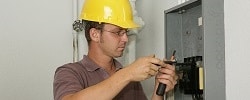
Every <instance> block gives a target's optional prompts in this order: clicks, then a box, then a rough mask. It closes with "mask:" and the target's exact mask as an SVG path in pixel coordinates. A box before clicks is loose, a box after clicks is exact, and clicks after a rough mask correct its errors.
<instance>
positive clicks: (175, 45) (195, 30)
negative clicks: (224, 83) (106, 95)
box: [164, 0, 204, 100]
mask: <svg viewBox="0 0 250 100" xmlns="http://www.w3.org/2000/svg"><path fill="white" fill-rule="evenodd" d="M164 16H165V40H166V41H165V42H166V43H165V44H166V51H167V52H166V57H170V56H171V54H172V52H173V51H174V50H176V56H175V58H176V60H177V63H176V65H175V66H176V70H177V73H178V76H179V80H178V83H177V85H176V87H175V89H174V98H175V100H203V91H204V73H203V70H204V69H203V67H204V64H203V57H204V38H203V37H204V36H203V31H202V30H203V21H202V6H201V0H189V1H187V2H185V3H183V4H180V5H177V6H175V7H173V8H170V9H168V10H166V11H164Z"/></svg>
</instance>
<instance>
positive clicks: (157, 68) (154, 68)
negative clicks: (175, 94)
mask: <svg viewBox="0 0 250 100" xmlns="http://www.w3.org/2000/svg"><path fill="white" fill-rule="evenodd" d="M159 68H160V67H159V66H158V65H155V64H151V67H150V69H151V70H154V71H157V72H158V70H159Z"/></svg>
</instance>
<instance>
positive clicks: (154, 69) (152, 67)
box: [124, 55, 164, 81]
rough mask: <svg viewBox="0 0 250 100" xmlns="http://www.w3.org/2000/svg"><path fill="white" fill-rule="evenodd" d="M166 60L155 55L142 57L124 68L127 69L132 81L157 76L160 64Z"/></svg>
mask: <svg viewBox="0 0 250 100" xmlns="http://www.w3.org/2000/svg"><path fill="white" fill-rule="evenodd" d="M163 64H164V62H163V61H162V60H160V59H158V58H155V56H154V55H152V56H147V57H142V58H139V59H137V60H135V61H134V62H133V63H132V64H130V65H128V66H127V67H125V68H124V70H126V71H127V73H128V75H129V77H130V80H131V81H142V80H145V79H148V78H150V77H152V76H155V75H156V74H157V73H158V69H159V68H160V67H159V66H162V65H163Z"/></svg>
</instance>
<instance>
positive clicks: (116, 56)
mask: <svg viewBox="0 0 250 100" xmlns="http://www.w3.org/2000/svg"><path fill="white" fill-rule="evenodd" d="M122 56H123V53H121V54H119V55H115V56H114V58H119V57H122Z"/></svg>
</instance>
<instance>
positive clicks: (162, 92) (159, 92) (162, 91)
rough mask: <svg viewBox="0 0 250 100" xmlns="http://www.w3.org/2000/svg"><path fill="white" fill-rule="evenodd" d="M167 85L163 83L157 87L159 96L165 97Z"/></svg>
mask: <svg viewBox="0 0 250 100" xmlns="http://www.w3.org/2000/svg"><path fill="white" fill-rule="evenodd" d="M166 87H167V85H166V84H163V83H159V86H158V87H157V90H156V94H157V95H159V96H163V95H164V93H165V89H166Z"/></svg>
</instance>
